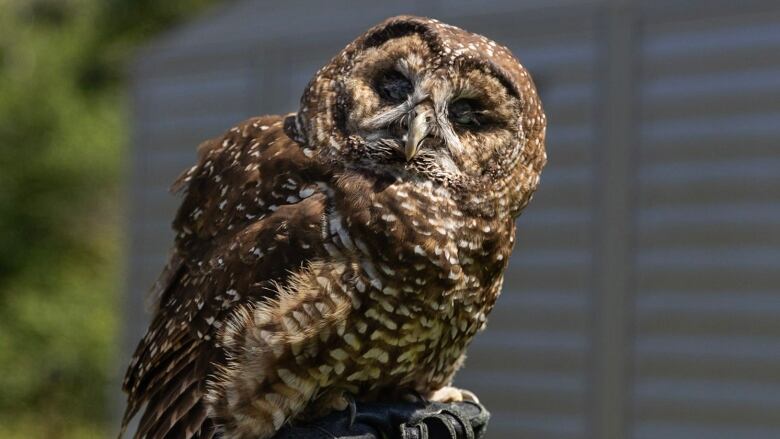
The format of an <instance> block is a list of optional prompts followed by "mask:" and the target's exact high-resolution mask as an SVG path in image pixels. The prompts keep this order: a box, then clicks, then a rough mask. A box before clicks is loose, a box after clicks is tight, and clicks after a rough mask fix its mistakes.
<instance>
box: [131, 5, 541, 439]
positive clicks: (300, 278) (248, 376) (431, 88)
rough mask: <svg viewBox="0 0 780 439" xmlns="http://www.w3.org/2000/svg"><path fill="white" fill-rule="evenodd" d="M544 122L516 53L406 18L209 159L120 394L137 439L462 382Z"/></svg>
mask: <svg viewBox="0 0 780 439" xmlns="http://www.w3.org/2000/svg"><path fill="white" fill-rule="evenodd" d="M545 127H546V119H545V115H544V112H543V110H542V105H541V102H540V100H539V97H538V95H537V92H536V89H535V87H534V85H533V81H532V79H531V77H530V75H529V74H528V72H527V71H526V70H525V69H524V68H523V67H522V66H521V65H520V63H519V62H518V61H517V60H516V59H515V58H514V57H513V56H512V54H511V53H510V51H509V50H508V49H507V48H505V47H503V46H501V45H498V44H496V43H495V42H493V41H491V40H489V39H487V38H485V37H483V36H479V35H475V34H472V33H469V32H466V31H464V30H461V29H459V28H457V27H454V26H450V25H447V24H444V23H441V22H439V21H437V20H433V19H427V18H419V17H411V16H399V17H394V18H390V19H388V20H386V21H384V22H382V23H380V24H379V25H377V26H375V27H373V28H371V29H369V30H368V31H367V32H366V33H364V34H363V35H361V36H360V37H358V38H357V39H356V40H354V41H353V42H351V43H350V44H349V45H347V46H346V48H344V49H343V50H342V51H341V52H340V53H338V54H337V55H336V56H335V57H334V58H333V59H332V60H331V61H330V62H329V63H328V64H327V65H325V66H324V67H323V68H321V69H320V70H319V71H318V72H317V73H316V74H315V76H314V78H313V79H312V80H311V82H310V83H309V84H308V86H307V88H306V90H305V91H304V93H303V97H302V98H301V104H300V108H299V110H298V112H297V113H293V114H289V115H286V116H262V117H256V118H253V119H250V120H247V121H245V122H243V123H241V124H239V125H238V126H236V127H234V128H232V129H230V130H229V131H228V132H227V133H225V134H224V135H223V136H221V137H219V138H216V139H213V140H210V141H207V142H204V143H203V144H201V145H200V147H199V148H198V161H197V164H196V165H195V166H194V167H192V168H191V169H189V170H187V171H186V172H184V173H183V174H182V175H181V176H180V177H179V179H178V180H177V182H176V183H175V184H174V188H176V189H177V190H180V191H182V192H183V193H184V199H183V202H182V205H181V207H180V209H179V211H178V214H177V216H176V218H175V220H174V229H175V231H176V232H177V235H176V241H175V245H174V249H173V251H172V254H171V257H170V260H169V262H168V264H167V266H166V268H165V269H164V271H163V273H162V275H161V276H160V279H159V280H158V282H157V283H156V284H155V286H154V287H153V294H155V295H156V298H157V302H156V303H157V304H156V307H155V310H154V312H155V314H154V318H153V321H152V322H151V324H150V326H149V329H148V332H147V334H146V336H145V337H144V338H143V340H141V342H140V344H139V346H138V348H137V350H136V352H135V355H134V357H133V359H132V361H131V364H130V366H129V369H128V371H127V375H126V378H125V381H124V389H125V391H126V392H127V393H128V394H129V397H128V406H127V410H126V415H125V418H124V425H127V423H128V422H129V421H130V420H131V419H132V418H133V417H134V416H135V415H136V414H138V412H139V411H141V409H142V408H143V411H142V414H141V415H140V424H139V428H138V431H137V433H136V436H135V437H137V438H141V437H143V438H152V439H160V438H174V437H175V438H211V437H223V438H225V439H250V438H251V439H265V438H269V437H271V436H273V434H274V433H275V432H276V431H278V430H279V429H280V428H281V427H282V426H283V425H284V424H285V423H287V422H289V421H295V420H303V419H309V418H313V417H317V416H320V415H323V414H325V413H327V412H329V411H331V410H334V409H339V408H343V407H344V405H345V401H347V400H348V399H349V398H354V399H355V400H358V401H371V400H379V399H382V400H392V399H395V398H402V397H403V396H404V394H406V395H409V394H414V395H421V396H423V397H425V398H434V399H444V400H457V399H459V398H460V397H462V396H463V395H464V394H465V393H462V392H459V391H458V390H457V389H454V388H451V387H449V385H450V383H451V382H452V379H453V375H454V374H455V372H456V371H457V370H458V368H459V367H460V366H461V364H462V363H463V358H464V351H465V349H466V347H467V345H468V344H469V342H470V341H471V340H472V338H473V336H474V335H475V334H476V333H477V332H478V331H479V330H480V329H482V328H483V327H484V326H485V322H486V317H487V315H488V313H489V312H490V310H491V309H492V308H493V305H494V303H495V301H496V298H497V297H498V295H499V293H500V291H501V284H502V281H503V273H504V270H505V269H506V266H507V263H508V259H509V256H510V252H511V251H512V247H513V245H514V241H515V219H516V218H517V216H518V215H519V214H520V212H521V211H522V210H523V209H524V208H525V206H526V205H527V204H528V202H529V201H530V199H531V196H532V194H533V192H534V191H535V189H536V187H537V185H538V183H539V177H540V173H541V171H542V168H543V167H544V165H545V162H546V155H545V151H544V137H545Z"/></svg>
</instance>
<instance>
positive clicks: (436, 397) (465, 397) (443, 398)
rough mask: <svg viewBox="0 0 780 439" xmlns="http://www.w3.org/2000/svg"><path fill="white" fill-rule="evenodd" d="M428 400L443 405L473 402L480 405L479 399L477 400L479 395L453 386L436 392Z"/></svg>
mask: <svg viewBox="0 0 780 439" xmlns="http://www.w3.org/2000/svg"><path fill="white" fill-rule="evenodd" d="M428 399H429V400H430V401H435V402H443V403H449V402H461V401H472V402H476V403H477V404H479V398H477V395H475V394H474V392H472V391H470V390H466V389H459V388H457V387H452V386H445V387H442V388H441V389H439V390H436V391H435V392H433V393H432V394H431V396H430V397H428Z"/></svg>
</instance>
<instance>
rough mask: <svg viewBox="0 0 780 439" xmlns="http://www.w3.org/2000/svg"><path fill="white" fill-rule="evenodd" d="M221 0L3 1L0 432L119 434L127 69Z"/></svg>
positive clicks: (0, 46) (22, 434) (6, 435)
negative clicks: (115, 399)
mask: <svg viewBox="0 0 780 439" xmlns="http://www.w3.org/2000/svg"><path fill="white" fill-rule="evenodd" d="M214 1H215V0H190V1H184V0H178V1H164V2H158V1H152V0H142V1H131V0H111V1H101V0H0V437H2V438H25V439H30V438H38V437H40V438H50V437H52V438H53V437H56V438H82V437H84V438H89V437H95V438H98V437H110V436H113V435H114V434H115V432H113V431H111V428H112V427H113V425H112V422H111V421H112V418H111V417H112V415H114V413H111V410H110V407H111V406H112V405H111V402H112V401H108V399H109V395H110V394H111V393H110V392H111V391H112V390H114V389H111V388H110V386H112V385H116V382H117V377H116V376H114V375H115V374H116V372H115V371H118V370H121V369H122V365H119V364H116V358H117V354H118V343H117V339H118V327H119V324H120V318H121V310H120V308H119V303H120V302H119V296H120V293H121V289H122V276H121V268H122V266H123V260H122V248H123V245H122V242H121V237H122V233H121V227H122V225H123V224H122V222H121V220H120V218H121V216H122V215H121V213H122V212H121V207H122V206H123V204H124V201H123V193H122V190H121V186H120V181H121V180H122V171H123V166H122V160H121V159H122V156H123V148H124V147H125V145H124V143H123V142H124V139H125V138H126V133H127V127H126V126H125V123H126V121H127V117H126V114H125V111H126V109H125V106H124V98H123V91H124V78H123V75H122V72H123V71H124V68H125V66H126V62H127V60H128V59H129V57H130V56H131V55H132V48H134V47H135V46H137V45H138V44H139V43H141V42H143V41H144V40H146V39H148V38H149V37H151V36H153V35H155V34H157V33H159V32H160V31H162V30H164V29H166V28H168V27H170V26H171V25H172V24H173V23H176V22H178V21H181V20H182V19H183V18H185V17H186V16H188V15H190V14H192V13H194V12H197V11H198V10H200V9H202V7H204V6H206V5H207V4H209V3H214Z"/></svg>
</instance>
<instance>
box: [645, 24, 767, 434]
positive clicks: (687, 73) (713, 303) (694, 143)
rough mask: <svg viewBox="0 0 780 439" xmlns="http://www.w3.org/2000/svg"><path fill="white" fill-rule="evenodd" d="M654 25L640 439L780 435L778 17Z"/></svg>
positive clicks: (648, 30)
mask: <svg viewBox="0 0 780 439" xmlns="http://www.w3.org/2000/svg"><path fill="white" fill-rule="evenodd" d="M643 33H644V39H643V42H642V47H641V71H642V75H641V79H642V80H641V81H640V83H639V85H640V86H639V96H640V102H641V105H640V108H641V126H640V127H639V132H638V137H639V154H638V155H639V157H638V163H639V165H638V173H637V192H638V193H637V202H636V211H635V215H636V217H635V220H636V262H635V264H636V302H635V313H636V319H635V330H636V339H635V344H634V347H633V353H634V364H635V367H634V376H633V410H634V417H635V422H634V427H633V437H635V438H637V439H644V438H648V439H649V438H658V437H664V438H705V437H706V438H772V437H780V415H779V414H780V290H779V288H780V271H778V270H777V269H778V268H779V266H780V208H779V207H780V149H778V143H777V142H778V139H780V87H778V85H780V82H778V80H779V79H780V57H778V54H780V14H778V13H777V12H775V13H771V12H770V13H760V14H756V13H748V14H736V15H728V16H725V17H724V16H715V17H707V14H701V16H700V17H699V18H684V19H681V20H668V21H667V20H664V21H656V22H649V23H648V24H647V25H646V26H645V27H644V29H643Z"/></svg>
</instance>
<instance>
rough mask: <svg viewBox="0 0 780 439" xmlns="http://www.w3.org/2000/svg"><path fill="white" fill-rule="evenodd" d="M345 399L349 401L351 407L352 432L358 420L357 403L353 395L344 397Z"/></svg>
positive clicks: (350, 427)
mask: <svg viewBox="0 0 780 439" xmlns="http://www.w3.org/2000/svg"><path fill="white" fill-rule="evenodd" d="M344 399H346V400H347V404H348V407H349V429H350V430H351V429H352V427H353V426H354V425H355V420H356V419H357V404H356V403H355V398H353V397H352V395H344Z"/></svg>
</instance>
